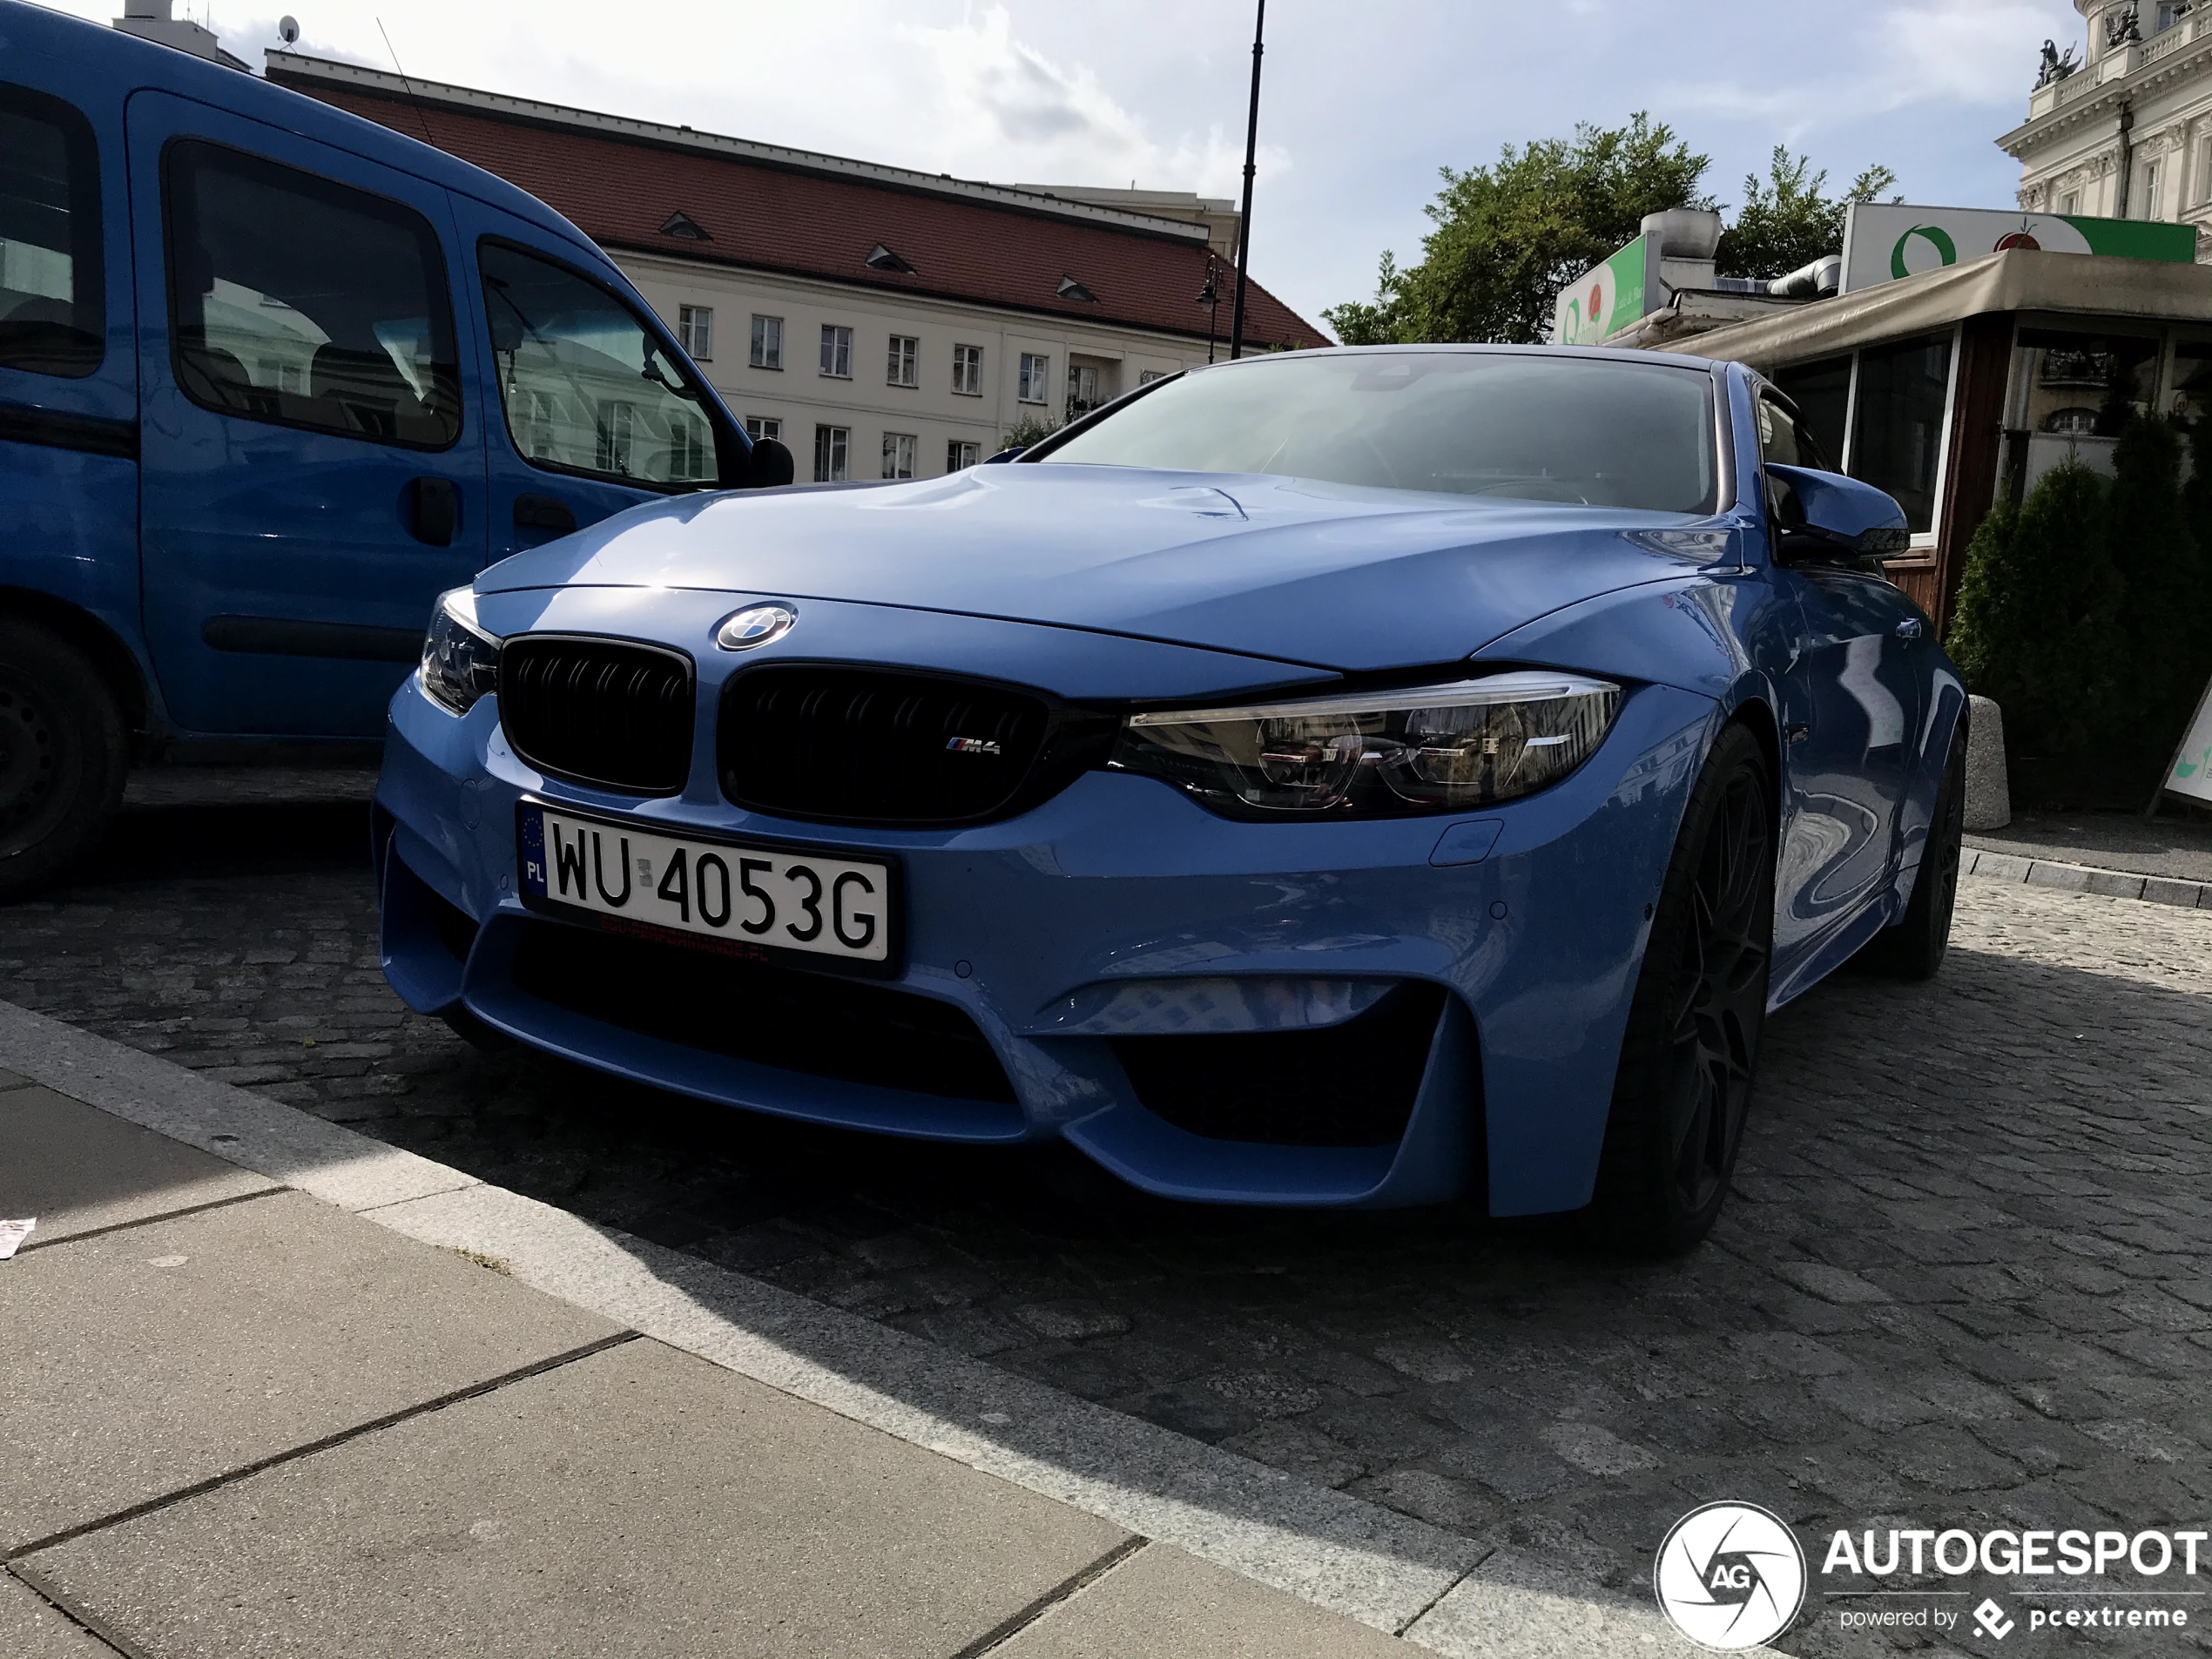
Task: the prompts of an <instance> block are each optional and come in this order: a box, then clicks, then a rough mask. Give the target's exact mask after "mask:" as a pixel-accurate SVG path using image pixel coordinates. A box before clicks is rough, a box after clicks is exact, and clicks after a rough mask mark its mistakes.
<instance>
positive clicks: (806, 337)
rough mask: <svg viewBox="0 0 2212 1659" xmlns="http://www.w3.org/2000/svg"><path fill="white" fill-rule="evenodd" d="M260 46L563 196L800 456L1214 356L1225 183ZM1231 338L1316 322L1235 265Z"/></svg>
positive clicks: (884, 459) (1221, 346) (1222, 299)
mask: <svg viewBox="0 0 2212 1659" xmlns="http://www.w3.org/2000/svg"><path fill="white" fill-rule="evenodd" d="M267 56H268V75H269V78H270V79H271V80H272V81H273V82H275V83H277V84H280V85H284V86H288V87H291V88H293V90H294V91H300V92H305V93H307V94H309V95H310V96H313V97H315V98H321V99H323V100H325V101H326V102H327V103H330V104H334V105H337V106H339V107H340V108H341V109H346V110H349V111H353V112H354V113H355V114H357V115H361V116H365V117H367V118H369V119H371V120H374V121H379V122H381V123H383V124H384V125H388V126H390V127H392V128H393V129H394V130H395V131H397V132H404V133H406V134H407V135H408V136H409V137H411V138H420V137H423V136H426V135H427V136H428V138H429V139H430V141H431V142H433V143H435V144H436V145H439V146H440V147H441V148H442V149H445V150H448V151H450V152H452V153H453V154H455V155H457V156H459V157H461V158H462V159H464V160H467V161H471V162H474V163H475V164H476V165H479V166H481V167H483V168H485V169H486V170H487V171H489V172H496V173H498V174H499V175H501V176H502V177H503V178H505V179H509V180H510V181H511V182H513V183H514V184H516V185H520V186H521V187H522V188H523V189H524V190H527V191H529V192H530V193H531V194H533V195H535V196H536V197H537V198H538V199H540V200H542V201H544V202H546V203H547V204H549V205H550V206H553V207H555V208H556V209H557V210H559V211H560V212H562V213H563V214H565V215H566V216H567V217H568V218H569V219H570V220H571V221H572V222H573V223H574V224H576V225H577V227H578V228H579V229H581V230H583V231H584V232H585V233H587V234H589V235H590V236H591V237H592V238H593V239H595V240H597V242H598V243H599V245H600V246H602V247H604V248H605V249H606V250H607V252H608V253H610V255H612V256H613V258H614V260H616V262H617V264H619V265H620V266H622V268H623V270H624V273H626V274H627V275H628V276H629V277H630V279H631V281H633V282H635V283H636V284H637V287H638V290H639V292H641V293H644V296H645V297H646V299H647V300H650V301H651V303H652V304H653V306H654V307H656V308H657V309H658V311H659V312H660V314H661V315H662V317H663V318H664V320H666V321H667V322H668V324H669V325H670V327H671V328H673V329H674V330H675V331H676V333H677V334H678V338H679V339H680V340H681V341H683V343H684V345H685V347H686V349H687V350H689V351H690V353H691V355H692V356H693V357H694V358H696V359H697V360H698V361H699V363H700V365H701V366H702V368H704V369H705V372H706V374H707V375H708V376H709V378H710V379H711V380H712V381H713V382H714V384H715V386H716V388H718V390H719V391H720V392H721V393H722V395H723V396H724V398H725V400H726V401H728V403H729V404H730V406H731V408H732V409H733V410H735V411H736V412H737V414H738V415H739V416H740V417H741V418H742V419H743V420H744V421H745V424H746V426H747V428H749V429H750V430H752V432H753V434H754V435H756V436H769V437H775V438H779V439H780V440H781V441H782V442H784V443H785V444H786V445H788V446H789V447H790V448H791V450H792V454H793V455H795V456H796V457H797V460H798V463H799V476H800V477H801V478H806V477H808V476H812V477H814V478H817V479H836V478H880V477H928V476H932V475H937V474H940V473H943V472H947V471H956V470H958V469H960V468H961V467H963V466H969V465H973V464H974V462H977V461H979V460H981V458H982V457H983V456H985V455H989V454H991V453H992V452H993V451H995V450H996V449H997V448H1000V447H1001V442H1002V440H1003V439H1004V436H1005V435H1006V434H1007V433H1008V431H1009V430H1011V429H1013V428H1016V427H1017V426H1018V425H1020V424H1022V423H1023V422H1025V421H1041V422H1046V423H1052V424H1056V423H1058V422H1060V421H1064V420H1067V419H1069V418H1070V417H1072V416H1074V415H1079V414H1082V413H1083V412H1084V411H1085V410H1087V409H1089V408H1092V407H1094V406H1096V404H1098V403H1100V402H1103V401H1106V400H1108V399H1109V398H1112V397H1115V396H1117V395H1120V394H1121V393H1122V392H1124V391H1127V390H1129V389H1130V388H1134V387H1136V386H1137V385H1140V384H1142V383H1143V381H1146V380H1149V379H1151V378H1153V377H1155V376H1157V375H1160V374H1171V373H1173V372H1174V371H1176V370H1177V369H1179V368H1186V367H1189V366H1191V365H1195V364H1199V363H1204V362H1205V361H1208V358H1209V356H1210V355H1213V354H1220V355H1226V354H1227V349H1228V341H1227V335H1228V330H1229V327H1230V319H1231V304H1232V300H1233V297H1234V288H1235V274H1234V266H1233V261H1232V260H1231V259H1229V258H1227V257H1224V251H1223V250H1224V248H1225V247H1227V246H1230V245H1231V243H1233V240H1234V237H1235V230H1236V218H1237V216H1236V213H1235V211H1234V209H1233V207H1232V206H1231V204H1229V203H1227V202H1224V201H1217V200H1211V199H1205V198H1201V197H1198V196H1195V195H1189V194H1184V193H1181V192H1154V191H1137V190H1129V191H1122V190H1103V189H1089V188H1084V189H1072V188H1068V189H1062V188H1050V189H1049V188H1047V187H1042V186H1037V185H990V184H984V183H981V182H977V181H973V180H967V179H954V178H952V177H950V176H949V175H944V174H936V173H921V172H913V171H911V170H908V169H904V168H899V167H890V166H884V165H879V164H876V163H873V162H862V161H853V160H848V159H846V158H840V157H835V156H826V155H819V154H814V153H812V152H804V151H797V150H789V149H784V148H781V147H779V146H776V145H764V144H756V143H752V142H751V141H748V140H745V139H741V138H724V137H720V136H718V135H715V134H712V133H703V132H694V131H692V130H691V128H689V127H681V126H668V125H661V124H656V123H652V122H646V121H636V120H631V119H627V118H621V117H615V116H607V115H599V114H595V113H593V112H591V111H584V110H576V109H569V108H565V107H563V106H560V105H549V104H540V103H536V102H534V101H532V100H529V99H524V98H508V97H504V96H502V95H499V94H496V93H489V92H482V91H473V90H471V89H469V88H466V87H457V86H448V85H442V84H437V83H435V82H424V81H421V80H412V79H410V80H408V81H406V82H402V81H401V78H399V77H398V76H396V75H392V74H386V73H383V72H381V71H375V70H371V69H364V68H361V67H359V66H357V65H354V64H341V63H334V62H330V61H327V60H325V59H320V58H313V57H304V56H301V55H300V54H297V53H291V52H280V51H272V52H270V53H269V54H268V55H267ZM1210 273H1211V278H1212V292H1213V293H1214V294H1215V296H1216V299H1217V304H1215V305H1213V306H1209V305H1208V304H1206V303H1204V301H1203V300H1201V297H1200V296H1201V295H1202V293H1205V292H1206V291H1207V288H1208V282H1209V276H1210ZM1215 324H1217V327H1218V329H1219V337H1218V341H1217V343H1216V344H1212V345H1211V346H1210V341H1209V329H1210V326H1212V325H1215ZM1245 343H1246V347H1247V349H1252V348H1255V347H1256V348H1258V349H1267V348H1270V347H1278V346H1298V345H1309V346H1310V345H1323V344H1326V343H1327V336H1326V335H1325V334H1323V333H1322V332H1321V331H1320V330H1319V329H1318V328H1316V327H1313V326H1312V324H1310V323H1307V322H1305V320H1302V319H1300V318H1299V317H1298V316H1296V315H1294V314H1292V313H1291V311H1290V310H1289V309H1288V308H1287V307H1285V306H1283V305H1282V304H1281V302H1280V301H1278V300H1276V299H1275V298H1274V297H1273V296H1272V295H1271V294H1269V293H1266V292H1265V290H1264V289H1262V288H1260V287H1258V285H1257V284H1255V285H1253V287H1252V288H1251V294H1250V298H1249V300H1248V304H1247V312H1246V323H1245Z"/></svg>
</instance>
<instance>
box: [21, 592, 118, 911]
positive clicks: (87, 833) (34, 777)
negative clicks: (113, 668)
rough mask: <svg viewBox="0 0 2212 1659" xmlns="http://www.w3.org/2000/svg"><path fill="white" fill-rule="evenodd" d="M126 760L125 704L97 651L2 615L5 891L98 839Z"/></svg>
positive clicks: (36, 880) (60, 867) (43, 876)
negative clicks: (96, 661)
mask: <svg viewBox="0 0 2212 1659" xmlns="http://www.w3.org/2000/svg"><path fill="white" fill-rule="evenodd" d="M129 770H130V744H129V734H128V733H127V732H126V731H125V727H124V724H123V712H122V711H121V709H119V708H118V706H117V705H116V700H115V694H114V693H113V692H112V691H110V690H109V689H108V685H107V682H106V681H105V679H103V678H101V677H100V672H99V671H98V669H96V668H95V667H93V666H92V664H91V659H90V658H86V657H85V656H84V653H83V652H81V651H78V649H77V648H76V647H75V646H73V645H71V644H68V643H67V642H66V641H64V640H61V639H57V638H56V637H54V636H53V635H52V634H50V633H48V632H47V631H45V630H44V629H43V628H40V627H37V625H35V624H30V623H25V622H17V621H0V900H5V899H13V898H17V897H19V896H20V895H22V894H24V893H27V892H29V891H30V890H31V889H33V888H35V887H38V886H40V885H41V884H43V883H44V882H46V881H50V880H52V879H53V878H54V877H56V876H57V875H59V874H61V873H63V872H64V870H66V869H68V868H69V867H70V866H71V865H72V864H74V863H76V862H77V861H78V860H79V859H81V858H83V857H84V855H85V854H86V853H90V852H91V850H92V849H93V848H94V847H95V846H98V845H99V842H100V838H101V837H102V836H104V835H105V834H106V833H107V828H108V826H109V825H110V824H111V823H112V822H113V821H114V819H115V813H116V809H117V808H118V806H121V805H122V804H123V782H124V778H125V774H126V773H127V772H129Z"/></svg>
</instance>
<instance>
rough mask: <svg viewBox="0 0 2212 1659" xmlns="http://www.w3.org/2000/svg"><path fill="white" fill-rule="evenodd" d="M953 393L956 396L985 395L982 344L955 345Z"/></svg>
mask: <svg viewBox="0 0 2212 1659" xmlns="http://www.w3.org/2000/svg"><path fill="white" fill-rule="evenodd" d="M953 395H954V396H955V397H981V396H982V395H983V348H982V347H981V346H955V347H953Z"/></svg>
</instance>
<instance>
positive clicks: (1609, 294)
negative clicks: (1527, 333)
mask: <svg viewBox="0 0 2212 1659" xmlns="http://www.w3.org/2000/svg"><path fill="white" fill-rule="evenodd" d="M1649 248H1650V239H1649V238H1648V237H1642V236H1639V237H1637V238H1636V239H1635V241H1633V242H1631V243H1629V245H1628V246H1626V247H1624V248H1622V250H1621V251H1620V252H1619V253H1615V255H1614V256H1613V257H1612V258H1611V259H1609V260H1606V261H1605V263H1604V264H1602V265H1597V266H1591V267H1590V269H1588V270H1587V271H1585V272H1583V273H1582V274H1581V275H1580V276H1578V277H1576V278H1575V280H1573V281H1572V282H1570V283H1568V285H1567V286H1566V287H1564V288H1562V289H1561V290H1560V294H1559V300H1558V301H1557V303H1556V304H1555V305H1554V307H1553V308H1552V343H1553V344H1554V345H1557V346H1596V345H1601V344H1602V343H1603V342H1604V341H1605V339H1606V337H1607V336H1608V335H1609V334H1617V333H1619V332H1620V331H1621V330H1622V329H1623V328H1625V327H1628V326H1629V324H1630V323H1632V322H1634V321H1635V320H1636V319H1637V318H1639V317H1641V316H1642V315H1643V314H1645V313H1646V312H1649V311H1650V310H1653V309H1654V308H1655V306H1656V297H1655V293H1654V290H1655V289H1656V287H1657V286H1658V283H1657V280H1656V279H1657V277H1658V275H1659V271H1658V264H1659V262H1658V260H1655V259H1651V258H1649V257H1648V255H1649Z"/></svg>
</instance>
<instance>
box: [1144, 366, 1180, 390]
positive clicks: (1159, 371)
mask: <svg viewBox="0 0 2212 1659" xmlns="http://www.w3.org/2000/svg"><path fill="white" fill-rule="evenodd" d="M1172 373H1174V371H1173V370H1172V369H1166V368H1144V369H1139V370H1138V371H1137V374H1136V383H1137V384H1138V385H1139V386H1150V384H1151V383H1152V382H1153V381H1163V380H1165V379H1167V377H1168V376H1169V375H1170V374H1172Z"/></svg>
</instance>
